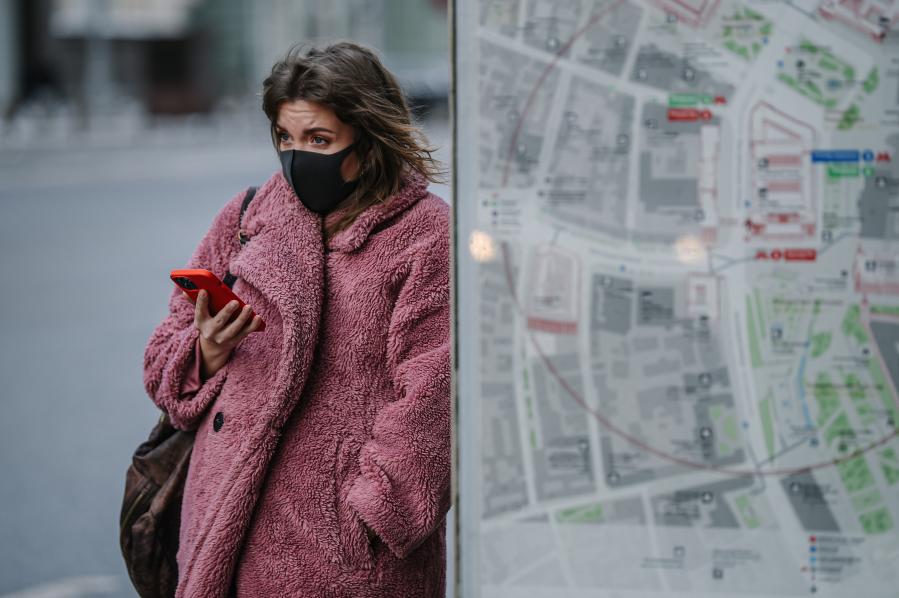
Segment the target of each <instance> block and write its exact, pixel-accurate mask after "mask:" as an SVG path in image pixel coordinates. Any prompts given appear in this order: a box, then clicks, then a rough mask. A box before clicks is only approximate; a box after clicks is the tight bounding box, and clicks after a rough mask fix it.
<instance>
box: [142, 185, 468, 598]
mask: <svg viewBox="0 0 899 598" xmlns="http://www.w3.org/2000/svg"><path fill="white" fill-rule="evenodd" d="M243 196H244V191H243V190H241V191H240V192H239V193H237V194H236V195H235V196H234V197H233V198H231V200H230V201H229V202H228V203H227V205H225V207H224V208H223V209H222V210H221V211H220V212H219V213H218V214H217V215H216V217H215V219H214V221H213V222H212V226H211V227H210V229H209V231H208V232H207V233H206V235H205V236H204V237H203V239H202V240H201V242H200V244H199V246H198V247H197V249H196V250H195V251H194V254H193V256H192V258H191V260H190V263H189V264H188V266H187V267H189V268H205V269H208V270H211V271H212V272H214V273H215V274H216V275H217V276H218V277H219V278H222V279H223V278H224V276H225V272H226V270H228V269H230V271H231V272H232V273H233V274H234V275H235V276H237V277H238V278H237V280H236V282H235V283H234V287H233V290H234V292H235V293H236V294H237V295H238V296H239V297H241V298H242V299H243V300H244V301H246V302H247V303H249V304H250V306H251V307H252V308H253V309H254V310H255V311H256V313H258V314H259V315H260V316H262V318H263V319H264V320H265V322H266V329H265V330H264V331H262V332H254V333H252V334H250V335H249V336H247V337H246V338H244V339H243V340H242V341H241V342H240V344H239V345H238V346H237V347H236V348H235V349H234V351H233V352H232V354H231V357H230V359H229V361H228V362H227V364H226V365H225V366H224V367H222V368H221V369H220V370H219V371H218V372H216V373H215V374H214V375H213V376H212V377H210V378H209V379H208V380H206V381H205V382H204V383H203V384H202V386H201V388H200V389H199V390H198V392H196V394H195V395H193V397H192V398H189V399H188V400H185V398H183V397H182V396H181V393H180V391H181V388H182V384H183V383H184V382H185V381H186V376H187V373H188V372H189V371H190V367H191V363H192V362H193V361H194V360H193V359H192V358H193V354H194V348H195V343H196V341H197V339H198V335H199V331H198V329H197V328H196V327H195V326H194V321H193V320H194V306H193V304H192V303H191V302H190V301H189V300H188V299H187V298H186V297H185V296H184V294H183V293H182V292H181V291H180V290H179V289H178V288H174V289H173V291H172V294H171V297H170V299H169V312H170V313H169V315H167V316H166V317H165V319H164V320H163V321H162V322H161V323H160V324H159V325H158V326H157V327H156V329H155V330H154V331H153V333H152V335H151V336H150V339H149V341H148V344H147V347H146V350H145V356H144V385H145V387H146V390H147V393H148V394H149V396H150V398H151V399H152V400H153V402H154V403H155V404H156V405H157V406H158V407H159V408H160V409H162V410H163V411H165V412H167V413H168V414H169V416H170V417H171V420H172V422H173V424H174V425H175V427H177V428H179V429H184V430H191V429H195V430H196V440H195V445H194V449H193V453H192V455H191V461H190V469H189V472H188V476H187V482H186V486H185V495H184V502H183V505H182V515H181V535H180V546H179V550H178V554H177V561H178V567H179V581H178V589H177V592H176V596H177V598H225V597H227V596H232V595H236V596H239V597H244V596H248V597H256V596H259V597H268V596H278V597H281V596H310V597H344V596H346V597H351V596H352V597H356V598H359V597H365V596H372V597H374V596H379V597H380V596H384V597H388V596H389V597H396V598H400V597H407V596H408V597H413V596H428V597H441V598H442V597H443V596H444V595H445V585H444V584H445V576H446V549H445V533H446V518H445V516H446V513H447V511H448V510H449V506H450V473H451V461H450V413H451V410H450V331H449V325H450V322H449V309H450V306H449V264H450V255H449V224H450V223H449V207H448V205H447V204H446V203H445V202H444V201H443V200H441V199H440V198H439V197H437V196H436V195H434V194H432V193H430V192H428V191H427V181H426V179H425V178H424V177H423V176H422V175H421V174H419V173H417V172H414V171H412V172H410V173H409V174H407V175H406V176H405V178H404V186H403V188H402V189H401V190H400V191H399V192H398V193H396V194H395V195H393V196H392V197H391V198H389V199H388V200H387V201H386V202H384V203H383V204H375V205H373V206H370V207H369V208H368V209H367V210H366V211H365V212H363V213H362V214H360V215H359V216H358V217H357V218H356V219H355V220H354V222H353V223H352V224H351V225H350V227H349V228H348V229H345V230H343V231H341V232H340V233H338V234H336V235H334V236H333V237H332V238H330V239H329V240H328V241H327V243H326V244H325V243H324V242H323V235H322V217H321V216H319V215H318V214H316V213H314V212H311V211H309V210H308V209H306V208H305V206H303V205H302V204H301V203H300V201H299V200H298V198H297V196H296V194H295V193H294V191H293V189H292V188H291V187H290V185H289V184H288V183H287V181H286V180H285V178H284V176H283V174H282V173H281V172H280V171H279V172H276V173H274V174H273V175H272V176H271V177H270V178H269V179H268V181H266V182H265V184H264V185H262V186H261V187H260V188H259V190H258V192H257V194H256V197H255V198H254V199H253V201H252V202H251V203H250V206H249V208H248V209H247V212H246V214H245V216H244V221H243V229H244V230H245V231H246V233H247V235H248V236H249V241H248V242H247V243H246V244H245V245H244V246H243V247H242V248H241V246H240V243H239V242H238V241H237V236H236V231H237V230H238V215H239V211H240V204H241V202H242V200H243ZM186 396H188V397H189V396H190V395H189V394H188V395H186ZM363 522H364V523H365V524H367V525H368V526H369V527H370V528H371V529H372V530H373V531H374V532H375V533H376V534H377V538H376V539H374V540H373V541H372V542H369V540H368V538H367V536H366V533H365V528H364V527H363Z"/></svg>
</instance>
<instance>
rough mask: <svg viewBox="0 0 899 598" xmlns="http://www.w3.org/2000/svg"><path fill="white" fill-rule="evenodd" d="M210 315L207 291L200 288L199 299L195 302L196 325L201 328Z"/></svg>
mask: <svg viewBox="0 0 899 598" xmlns="http://www.w3.org/2000/svg"><path fill="white" fill-rule="evenodd" d="M186 294H187V293H185V295H186ZM208 317H209V315H208V313H207V312H206V291H204V290H203V289H200V292H199V293H197V300H196V302H194V325H195V326H196V327H197V328H199V327H200V325H201V324H202V323H203V321H204V320H205V319H206V318H208Z"/></svg>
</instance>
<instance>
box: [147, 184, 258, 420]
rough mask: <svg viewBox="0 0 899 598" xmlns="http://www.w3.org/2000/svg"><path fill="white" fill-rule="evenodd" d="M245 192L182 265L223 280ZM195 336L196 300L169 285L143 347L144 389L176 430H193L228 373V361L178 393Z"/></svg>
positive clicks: (227, 207) (216, 220)
mask: <svg viewBox="0 0 899 598" xmlns="http://www.w3.org/2000/svg"><path fill="white" fill-rule="evenodd" d="M243 196H244V192H243V191H242V192H240V193H238V194H237V195H235V196H234V197H233V198H231V200H230V201H228V203H227V204H226V205H225V207H224V208H222V209H221V210H220V211H219V213H218V214H217V215H216V216H215V218H214V219H213V222H212V225H211V226H210V228H209V230H208V231H207V232H206V234H205V235H204V236H203V238H202V239H201V241H200V244H199V245H198V246H197V248H196V249H195V250H194V253H193V256H192V257H191V258H190V262H188V264H187V266H185V267H186V268H204V269H206V270H210V271H212V272H213V273H214V274H215V275H216V276H218V277H219V278H220V279H222V278H224V276H225V272H226V271H227V269H228V264H229V263H230V258H231V256H232V255H234V254H235V253H236V252H237V251H238V249H239V246H240V245H239V243H238V242H237V239H236V236H235V235H236V233H235V232H234V231H237V227H238V218H239V216H240V205H241V203H242V202H243ZM199 336H200V331H199V330H198V329H197V327H196V326H194V304H193V303H191V301H190V300H189V299H188V298H187V297H185V296H184V293H183V292H182V291H181V289H180V288H178V287H177V286H174V285H173V288H172V293H171V295H170V296H169V314H168V315H167V316H166V317H165V318H164V319H163V320H162V322H161V323H160V324H159V325H158V326H157V327H156V329H155V330H153V332H152V334H151V335H150V339H149V341H148V342H147V346H146V348H145V349H144V388H146V390H147V394H148V395H149V396H150V399H151V400H152V401H153V402H154V403H155V404H156V406H157V407H159V408H160V409H162V410H163V411H165V412H166V413H168V414H169V418H170V420H171V422H172V425H173V426H174V427H176V428H178V429H179V430H193V429H195V428H196V427H197V426H198V425H199V421H200V418H201V416H202V415H203V412H204V411H205V410H206V408H207V407H208V406H209V404H210V403H211V402H212V401H213V400H214V399H215V397H217V396H218V393H219V391H220V390H221V389H222V385H223V384H224V383H225V379H226V378H227V375H228V363H226V364H225V365H224V366H223V367H222V368H221V369H220V370H219V371H217V372H216V373H215V374H214V375H213V376H211V377H210V378H209V379H208V380H206V381H205V382H204V383H203V384H202V386H201V387H200V388H199V389H198V391H197V392H196V394H195V395H193V397H192V398H189V399H183V398H182V397H181V389H182V388H183V387H184V386H185V382H186V380H185V378H186V377H187V375H188V373H189V366H190V365H191V364H190V363H189V362H190V361H191V358H192V357H194V355H195V351H196V344H197V340H198V339H199Z"/></svg>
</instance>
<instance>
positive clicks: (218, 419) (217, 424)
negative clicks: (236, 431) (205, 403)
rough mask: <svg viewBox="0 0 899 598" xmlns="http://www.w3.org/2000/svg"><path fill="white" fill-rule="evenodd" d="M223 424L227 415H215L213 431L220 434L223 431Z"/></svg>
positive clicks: (219, 413)
mask: <svg viewBox="0 0 899 598" xmlns="http://www.w3.org/2000/svg"><path fill="white" fill-rule="evenodd" d="M223 423H225V414H224V413H222V412H221V411H219V412H218V413H216V414H215V419H213V420H212V429H213V430H215V431H216V432H218V431H219V430H221V429H222V424H223Z"/></svg>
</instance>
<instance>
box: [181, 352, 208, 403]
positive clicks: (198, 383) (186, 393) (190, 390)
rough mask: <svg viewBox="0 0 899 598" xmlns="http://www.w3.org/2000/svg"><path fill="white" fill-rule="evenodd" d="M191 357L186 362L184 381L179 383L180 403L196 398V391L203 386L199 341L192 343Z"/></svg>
mask: <svg viewBox="0 0 899 598" xmlns="http://www.w3.org/2000/svg"><path fill="white" fill-rule="evenodd" d="M194 345H195V346H194V352H193V357H189V358H188V361H187V366H186V367H187V370H186V372H185V374H184V380H183V381H182V383H181V392H180V394H179V396H180V398H181V400H182V401H188V400H190V399H192V398H194V396H196V394H197V391H198V390H200V388H201V387H202V386H203V380H202V379H201V376H200V361H202V359H203V350H202V349H201V348H200V339H199V338H198V339H197V341H196V343H194Z"/></svg>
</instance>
